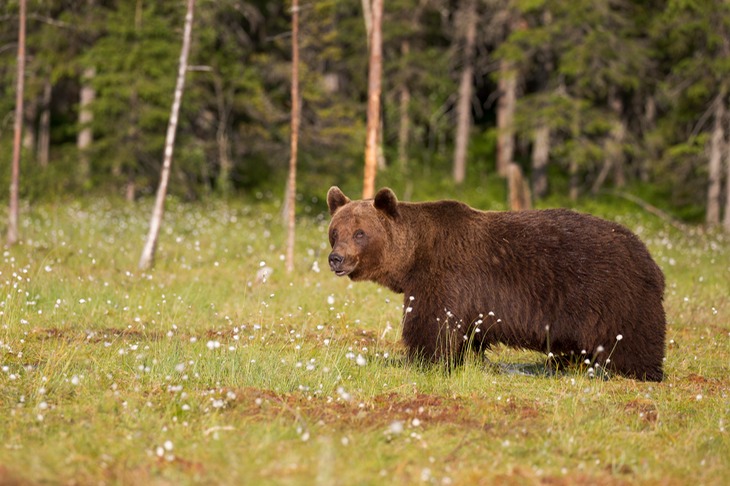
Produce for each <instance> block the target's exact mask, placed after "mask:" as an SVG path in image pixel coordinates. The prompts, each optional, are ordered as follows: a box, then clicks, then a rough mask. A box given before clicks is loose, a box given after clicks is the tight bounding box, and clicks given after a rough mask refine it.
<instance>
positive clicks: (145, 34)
mask: <svg viewBox="0 0 730 486" xmlns="http://www.w3.org/2000/svg"><path fill="white" fill-rule="evenodd" d="M3 3H4V6H3V8H2V12H0V24H1V25H2V29H0V113H1V114H2V118H0V143H1V144H2V146H3V147H6V149H4V150H2V152H1V153H0V161H2V167H9V162H10V155H11V150H8V149H7V148H8V147H10V146H11V138H12V133H13V130H12V120H13V115H12V113H13V109H14V106H15V81H16V62H15V57H16V50H17V37H18V35H17V34H18V32H17V29H18V15H17V10H18V5H17V2H15V1H7V2H3ZM182 3H183V2H179V1H170V0H163V1H155V2H151V1H143V0H128V1H116V0H86V1H83V2H78V1H62V0H53V1H49V0H43V1H41V0H29V1H28V22H27V46H26V50H27V61H26V69H25V76H26V86H25V109H24V112H25V113H24V120H23V122H24V129H23V147H24V149H23V154H22V160H23V163H22V169H21V171H22V177H21V197H22V198H23V199H24V200H31V201H32V200H34V199H37V198H44V197H52V196H60V195H76V194H82V193H89V192H91V193H94V192H98V193H104V194H109V193H116V194H119V195H123V196H125V197H127V198H128V199H134V198H137V197H140V196H144V195H147V194H151V193H152V192H153V191H154V188H155V187H156V185H157V181H158V179H159V173H160V165H161V163H162V152H163V146H164V136H165V129H166V125H167V122H168V117H169V107H170V103H171V100H172V93H173V87H174V83H175V73H176V69H177V62H178V54H179V51H180V39H181V31H182V26H183V17H184V14H185V11H184V5H183V4H182ZM367 5H368V2H356V1H349V2H348V1H341V0H339V1H335V0H311V1H308V2H306V3H304V4H302V5H300V32H299V38H300V52H301V62H300V64H301V66H300V74H299V77H300V83H301V88H300V93H301V103H302V104H301V128H300V136H299V154H298V157H299V161H298V163H299V171H298V179H299V183H298V185H297V188H298V193H299V194H300V197H304V198H311V197H318V198H319V199H320V201H321V199H322V195H323V194H324V192H325V191H326V189H327V187H329V186H330V185H332V184H340V185H343V186H344V187H346V188H348V187H349V188H354V187H358V186H359V184H360V181H361V178H362V153H363V147H364V145H365V122H366V119H365V112H366V104H367V92H368V91H367V90H368V76H367V66H368V35H367V33H366V32H367V27H366V21H365V20H366V17H367V16H364V15H363V7H364V6H367ZM290 8H291V5H290V3H289V2H271V1H240V0H221V1H211V0H200V1H199V2H198V6H197V9H196V10H197V11H196V18H195V26H194V29H193V39H192V48H191V53H190V62H189V64H190V66H189V68H188V75H187V87H186V92H185V95H184V100H183V103H182V112H181V117H180V124H179V127H178V138H177V141H176V151H175V162H174V164H173V179H172V184H171V188H170V190H171V192H172V193H173V194H176V195H177V196H179V197H181V198H184V199H189V200H195V199H200V198H203V197H206V196H208V195H211V194H220V195H224V196H227V195H230V194H233V193H241V194H251V193H254V192H258V193H261V192H266V191H270V192H272V193H274V194H283V191H284V187H285V181H286V171H287V168H288V159H289V151H290V143H289V132H290V120H291V96H290V93H291V89H290V83H291V77H290V76H291V67H290V66H291V12H290ZM729 71H730V5H729V4H728V3H727V2H725V1H720V0H704V1H687V0H670V1H659V0H653V1H644V0H641V1H638V0H637V1H631V0H598V1H593V0H576V1H571V2H565V1H560V0H460V1H447V0H392V1H388V2H385V8H384V16H383V76H382V83H383V88H382V108H381V113H382V118H381V119H382V124H381V130H380V135H379V137H380V142H379V143H380V147H381V149H380V152H379V168H380V170H379V175H378V177H379V179H378V186H380V185H385V184H388V185H391V186H393V187H395V188H396V189H397V190H398V192H399V193H401V194H403V195H404V198H406V199H407V198H409V197H410V196H411V195H412V194H413V191H414V190H416V191H417V192H418V191H419V190H420V191H421V192H423V190H422V189H419V188H421V187H426V188H430V190H431V193H433V192H438V190H439V188H448V189H447V190H444V191H441V192H449V191H451V190H453V189H454V188H458V187H464V186H466V187H481V188H484V187H487V188H489V187H493V188H503V187H504V185H505V183H504V180H503V179H502V178H500V177H498V176H500V175H501V176H505V175H506V170H507V169H506V167H507V166H508V164H509V163H511V162H514V163H516V164H517V165H518V166H520V167H521V169H522V171H523V172H524V173H525V175H526V176H527V177H529V180H530V184H531V188H532V195H533V198H535V199H536V200H537V199H540V198H544V197H546V196H549V195H555V196H558V197H565V198H566V199H567V197H570V198H572V199H576V198H578V197H580V196H581V195H586V194H588V195H591V194H592V195H596V194H600V193H602V192H605V191H613V192H614V193H615V190H620V191H627V192H629V193H632V194H634V195H638V196H640V197H641V198H642V199H643V200H645V201H648V202H650V203H651V204H653V205H655V206H658V207H661V208H662V209H664V210H665V211H668V212H669V213H671V214H673V215H674V216H675V217H677V218H681V219H684V220H688V221H693V222H700V221H704V222H706V223H708V224H710V225H717V224H720V223H722V222H723V215H724V223H725V226H726V228H727V229H728V230H729V231H730V191H728V189H727V187H728V181H730V176H729V173H730V150H729V149H728V141H727V138H728V132H730V117H728V114H727V111H728V110H727V104H728V84H729V83H730V76H729V74H730V72H729ZM459 106H465V107H466V109H465V110H464V109H462V110H461V112H462V113H465V114H463V115H462V118H464V117H466V123H464V120H459V112H460V110H459ZM460 151H461V153H462V155H459V152H460ZM459 159H461V160H459ZM9 172H10V171H9V170H2V171H1V173H0V182H1V183H2V184H1V187H3V188H6V187H8V181H9V177H10V174H9ZM434 187H435V190H434ZM3 192H4V190H3ZM355 192H356V191H355Z"/></svg>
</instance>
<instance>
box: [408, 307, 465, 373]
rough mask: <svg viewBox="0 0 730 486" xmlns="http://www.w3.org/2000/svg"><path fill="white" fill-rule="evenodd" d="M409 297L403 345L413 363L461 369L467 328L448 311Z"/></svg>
mask: <svg viewBox="0 0 730 486" xmlns="http://www.w3.org/2000/svg"><path fill="white" fill-rule="evenodd" d="M433 307H434V306H427V305H424V304H423V303H421V305H416V304H415V303H413V302H412V301H410V300H409V299H408V298H406V301H405V305H404V311H403V343H404V344H405V345H406V348H407V351H408V357H409V358H410V359H411V360H413V361H421V362H427V363H444V364H446V365H448V366H449V367H451V366H458V365H460V364H461V363H462V361H463V358H464V356H463V355H464V350H465V349H466V346H465V343H466V342H467V340H468V338H465V336H467V334H468V326H466V325H465V324H464V323H463V322H461V321H460V320H459V319H458V318H457V317H456V316H454V315H453V314H452V313H451V312H450V311H448V310H446V309H445V308H441V309H440V310H437V309H436V308H433Z"/></svg>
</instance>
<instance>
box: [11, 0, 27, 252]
mask: <svg viewBox="0 0 730 486" xmlns="http://www.w3.org/2000/svg"><path fill="white" fill-rule="evenodd" d="M19 7H20V14H19V20H18V79H17V81H16V84H15V125H14V127H13V128H14V133H13V160H12V163H11V166H12V167H11V175H10V207H9V214H8V245H14V244H15V243H17V242H18V212H19V210H18V192H19V184H20V150H21V144H22V137H23V90H24V88H25V0H20V2H19Z"/></svg>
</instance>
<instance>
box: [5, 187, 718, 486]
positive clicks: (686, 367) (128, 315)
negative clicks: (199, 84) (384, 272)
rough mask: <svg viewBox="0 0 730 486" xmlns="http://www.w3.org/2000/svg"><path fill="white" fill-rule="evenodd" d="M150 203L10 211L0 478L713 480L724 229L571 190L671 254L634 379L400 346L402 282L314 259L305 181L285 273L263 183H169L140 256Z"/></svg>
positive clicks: (518, 357) (316, 220) (319, 246)
mask: <svg viewBox="0 0 730 486" xmlns="http://www.w3.org/2000/svg"><path fill="white" fill-rule="evenodd" d="M478 197H481V196H478ZM149 209H150V207H149V202H144V203H142V204H140V205H137V206H127V205H124V204H122V203H119V202H109V201H105V200H102V199H93V200H86V201H83V202H73V203H57V204H50V203H47V204H41V205H37V206H33V207H32V208H27V209H26V210H25V211H24V213H23V215H22V222H23V226H22V228H21V234H22V237H23V238H24V241H23V243H22V244H20V245H18V246H15V247H13V248H10V249H5V250H3V254H2V259H1V260H0V362H1V366H2V370H0V483H13V484H92V483H93V484H184V483H204V484H398V483H403V484H411V483H419V482H426V483H435V484H495V483H503V484H629V483H643V484H688V483H690V482H691V483H696V484H718V485H720V484H727V483H728V482H730V438H729V437H728V429H729V428H730V400H729V399H728V393H730V377H729V376H728V368H729V363H730V302H729V300H730V297H729V295H730V242H729V241H728V238H727V237H726V236H723V235H721V234H715V233H710V234H705V233H703V232H701V231H698V230H693V231H691V232H690V233H689V234H682V233H680V232H678V231H677V230H676V229H673V228H671V227H668V226H665V225H664V224H663V223H662V222H661V221H659V220H657V219H656V218H654V217H653V216H650V215H646V214H643V213H639V210H638V209H637V208H636V207H633V206H631V205H621V206H618V209H617V208H616V207H612V206H608V205H606V204H601V203H589V204H587V205H585V206H583V207H582V209H584V210H590V211H591V212H594V213H596V214H600V215H602V216H604V217H608V218H610V219H615V220H618V221H619V222H621V223H623V224H625V225H627V226H629V227H630V228H632V229H634V230H635V231H637V232H638V234H639V235H640V236H641V237H642V238H643V239H644V241H646V242H647V244H648V246H649V248H650V250H651V251H652V253H653V255H654V256H655V258H656V260H657V262H658V263H659V264H660V266H661V267H662V268H663V269H664V271H665V273H666V276H667V294H666V310H667V316H668V325H669V330H668V344H667V360H666V380H665V381H664V382H662V383H659V384H649V383H640V382H636V381H632V380H627V379H623V378H612V379H610V380H607V381H603V380H597V379H589V378H587V377H585V376H584V374H583V371H582V370H580V369H574V370H569V371H568V372H567V373H566V374H561V375H558V376H523V375H519V374H513V373H507V372H504V371H501V370H503V369H504V367H505V366H503V365H515V364H530V365H540V364H542V363H544V359H545V358H544V357H543V356H541V355H538V354H534V353H528V352H521V351H515V350H511V349H507V348H502V347H500V348H497V349H496V350H494V351H493V352H490V353H488V358H489V362H486V361H484V360H482V359H480V358H479V357H473V356H472V357H470V358H469V359H468V360H467V362H466V364H465V366H463V367H461V368H459V369H457V370H456V371H454V372H452V373H450V374H449V373H446V372H445V371H444V370H442V369H439V368H430V369H425V368H421V367H419V366H415V365H412V364H409V363H406V362H404V360H403V359H402V356H403V350H402V348H401V346H400V344H399V342H398V339H399V334H400V319H401V297H400V296H397V295H394V294H391V293H390V292H388V291H387V290H385V289H381V288H378V287H377V286H375V285H371V284H351V283H350V282H349V281H348V280H346V279H337V278H336V277H334V276H333V275H331V274H330V272H329V271H328V270H327V268H326V267H327V265H326V255H327V254H328V247H327V241H326V225H327V218H326V217H324V216H323V215H319V216H316V214H317V213H318V212H319V211H320V210H321V209H322V208H320V207H318V206H316V205H311V207H310V208H309V209H308V210H304V209H303V210H302V212H303V216H302V217H301V218H300V219H299V226H298V243H297V261H296V271H295V272H294V273H293V274H292V275H287V274H286V273H285V271H284V263H283V261H282V256H281V255H283V253H284V247H283V242H284V235H283V232H282V228H281V224H280V217H279V209H278V208H277V207H276V205H274V204H272V203H271V202H270V201H267V200H266V198H264V200H262V201H258V202H257V203H255V204H246V203H244V202H241V201H235V202H230V203H229V204H224V203H223V202H219V201H218V202H216V201H213V202H208V203H205V204H199V205H187V204H183V203H179V202H176V201H175V200H172V201H170V204H169V205H168V212H167V214H166V219H165V223H164V226H163V234H162V236H161V241H160V246H159V249H158V253H157V265H156V267H155V268H154V270H152V271H150V272H139V271H138V270H137V269H136V263H137V259H138V257H139V254H140V252H141V249H142V244H143V238H144V236H145V234H146V229H147V227H146V225H147V218H148V216H149V212H150V211H149ZM262 265H266V266H269V267H271V268H272V269H273V271H274V272H273V275H272V276H271V277H270V278H269V279H268V281H266V282H257V281H256V273H257V271H258V270H259V269H260V268H261V266H262ZM317 265H318V266H319V269H320V270H321V271H319V272H317V271H316V270H315V269H316V266H317ZM490 363H491V364H490ZM495 363H496V364H499V365H501V366H495V365H494V364H495ZM513 367H514V366H513Z"/></svg>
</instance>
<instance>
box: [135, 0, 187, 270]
mask: <svg viewBox="0 0 730 486" xmlns="http://www.w3.org/2000/svg"><path fill="white" fill-rule="evenodd" d="M194 9H195V0H188V2H187V13H186V14H185V31H184V33H183V45H182V50H181V52H180V65H179V67H178V72H177V83H176V85H175V97H174V99H173V102H172V109H171V111H170V123H169V124H168V126H167V136H166V137H165V156H164V160H163V163H162V172H161V174H160V185H159V187H158V188H157V196H156V197H155V206H154V208H153V210H152V218H151V219H150V231H149V233H148V235H147V241H146V243H145V246H144V249H143V250H142V256H141V258H140V260H139V268H140V270H145V269H148V268H150V267H152V265H153V264H154V257H155V250H156V249H157V239H158V237H159V235H160V226H161V225H162V216H163V215H164V212H165V197H166V196H167V184H168V182H169V180H170V168H171V166H172V152H173V148H174V146H175V134H176V132H177V122H178V117H179V113H180V104H181V102H182V95H183V90H184V89H185V72H186V71H187V69H188V53H189V52H190V37H191V35H192V30H193V10H194Z"/></svg>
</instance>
